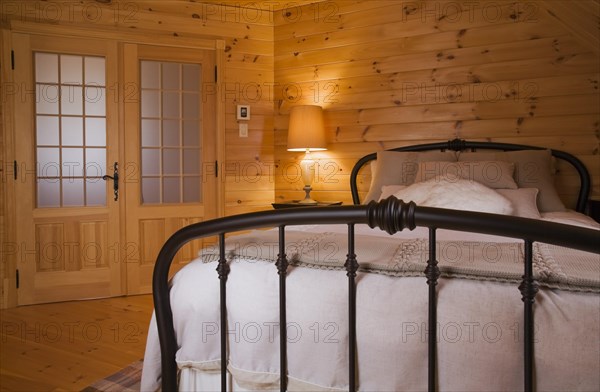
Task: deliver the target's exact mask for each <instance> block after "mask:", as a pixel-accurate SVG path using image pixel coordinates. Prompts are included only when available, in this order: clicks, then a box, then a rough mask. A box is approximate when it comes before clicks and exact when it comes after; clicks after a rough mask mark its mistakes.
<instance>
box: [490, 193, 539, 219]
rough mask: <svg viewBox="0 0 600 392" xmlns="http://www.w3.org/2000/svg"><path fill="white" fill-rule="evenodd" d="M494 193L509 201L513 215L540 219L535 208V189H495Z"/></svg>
mask: <svg viewBox="0 0 600 392" xmlns="http://www.w3.org/2000/svg"><path fill="white" fill-rule="evenodd" d="M496 192H498V193H499V194H501V195H502V196H504V197H506V198H507V199H508V200H510V202H511V204H512V206H513V209H514V211H513V215H515V216H520V217H522V218H531V219H540V218H541V216H540V211H538V208H537V195H538V190H537V188H519V189H496Z"/></svg>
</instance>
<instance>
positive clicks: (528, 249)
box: [519, 240, 538, 391]
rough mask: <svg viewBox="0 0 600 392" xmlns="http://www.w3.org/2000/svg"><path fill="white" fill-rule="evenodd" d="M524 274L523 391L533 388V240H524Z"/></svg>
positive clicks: (534, 285) (520, 286) (522, 289)
mask: <svg viewBox="0 0 600 392" xmlns="http://www.w3.org/2000/svg"><path fill="white" fill-rule="evenodd" d="M524 253H525V260H524V264H525V266H524V275H523V280H522V282H521V284H520V285H519V290H520V291H521V295H522V297H521V299H522V300H523V306H524V308H523V351H524V363H523V376H524V378H525V379H524V389H525V391H532V390H533V342H534V334H533V327H534V322H533V321H534V320H533V303H534V302H535V295H536V294H537V292H538V287H537V283H536V282H535V281H534V280H533V242H532V241H530V240H525V249H524Z"/></svg>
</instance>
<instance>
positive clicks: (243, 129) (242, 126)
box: [240, 123, 248, 137]
mask: <svg viewBox="0 0 600 392" xmlns="http://www.w3.org/2000/svg"><path fill="white" fill-rule="evenodd" d="M240 137H248V124H242V123H240Z"/></svg>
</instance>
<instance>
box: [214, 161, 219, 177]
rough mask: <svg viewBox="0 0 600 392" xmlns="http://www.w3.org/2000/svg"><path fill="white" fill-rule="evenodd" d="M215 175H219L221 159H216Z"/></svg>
mask: <svg viewBox="0 0 600 392" xmlns="http://www.w3.org/2000/svg"><path fill="white" fill-rule="evenodd" d="M215 177H219V161H215Z"/></svg>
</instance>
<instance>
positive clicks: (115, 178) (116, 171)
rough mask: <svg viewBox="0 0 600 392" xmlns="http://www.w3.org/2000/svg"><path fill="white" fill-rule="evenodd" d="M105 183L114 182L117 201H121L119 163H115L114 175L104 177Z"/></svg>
mask: <svg viewBox="0 0 600 392" xmlns="http://www.w3.org/2000/svg"><path fill="white" fill-rule="evenodd" d="M102 179H103V180H104V181H108V180H109V179H110V180H113V191H114V192H115V201H117V200H119V163H118V162H115V164H114V165H113V175H112V176H109V175H104V176H102Z"/></svg>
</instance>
